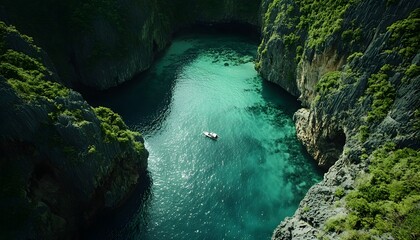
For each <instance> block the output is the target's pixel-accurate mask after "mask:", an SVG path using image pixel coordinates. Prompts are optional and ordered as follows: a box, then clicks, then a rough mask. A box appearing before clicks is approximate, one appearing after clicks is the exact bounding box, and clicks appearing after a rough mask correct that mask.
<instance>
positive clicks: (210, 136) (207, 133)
mask: <svg viewBox="0 0 420 240" xmlns="http://www.w3.org/2000/svg"><path fill="white" fill-rule="evenodd" d="M203 134H204V135H205V136H206V137H208V138H211V139H213V140H216V139H217V138H218V137H219V136H217V134H216V133H214V132H203Z"/></svg>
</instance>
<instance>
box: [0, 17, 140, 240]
mask: <svg viewBox="0 0 420 240" xmlns="http://www.w3.org/2000/svg"><path fill="white" fill-rule="evenodd" d="M45 57H46V55H44V53H43V52H42V50H41V49H40V48H38V47H37V46H35V45H34V43H33V40H32V39H31V38H30V37H27V36H25V35H22V34H20V33H19V32H18V31H17V30H16V29H15V28H14V27H13V26H8V25H6V24H5V23H4V22H0V92H1V95H0V100H1V101H0V105H1V109H2V111H1V112H0V116H1V118H2V123H1V125H0V151H1V153H2V154H1V156H0V205H1V212H2V214H1V216H0V223H1V224H0V225H2V226H3V227H4V228H2V229H3V230H2V231H1V232H0V238H2V239H3V238H5V239H56V238H62V237H63V238H64V237H65V236H67V237H68V236H69V234H75V232H76V231H77V227H78V226H79V225H81V223H80V222H76V220H77V219H82V216H80V215H81V214H86V216H93V215H94V213H95V211H97V210H99V209H101V208H103V207H115V206H117V205H118V204H119V203H120V202H121V201H122V200H123V199H124V198H126V196H127V194H128V193H129V192H130V190H131V189H132V188H133V187H134V186H135V184H136V183H137V181H138V179H139V177H140V174H143V171H144V170H145V168H146V165H147V151H146V150H145V149H144V146H143V144H142V142H141V141H142V138H141V135H140V134H139V133H137V132H134V131H131V130H129V129H128V127H127V126H126V125H125V123H124V122H123V120H122V119H121V117H120V116H119V115H118V114H116V113H114V112H112V111H111V110H110V109H107V108H103V107H98V108H92V107H90V106H89V105H88V104H87V103H86V102H85V101H84V100H83V98H82V97H81V95H80V94H78V93H76V92H74V91H72V90H70V89H68V88H66V87H64V86H63V85H62V84H60V83H58V82H56V81H55V80H56V79H55V78H54V76H55V75H54V74H53V73H52V72H51V71H50V69H48V68H47V67H46V65H45V64H44V62H45V61H46V59H45ZM46 186H48V187H46ZM105 192H106V194H105ZM97 199H103V200H102V201H103V202H96V203H95V207H94V209H93V210H92V209H90V208H88V207H87V206H89V204H91V203H90V202H91V201H97ZM86 216H85V217H86Z"/></svg>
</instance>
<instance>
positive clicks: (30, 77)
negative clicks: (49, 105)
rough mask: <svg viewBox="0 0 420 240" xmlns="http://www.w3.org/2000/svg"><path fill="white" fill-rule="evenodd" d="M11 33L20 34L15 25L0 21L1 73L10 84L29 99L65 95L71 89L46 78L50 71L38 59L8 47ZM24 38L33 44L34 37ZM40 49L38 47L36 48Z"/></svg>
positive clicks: (20, 94)
mask: <svg viewBox="0 0 420 240" xmlns="http://www.w3.org/2000/svg"><path fill="white" fill-rule="evenodd" d="M10 34H19V33H18V32H17V31H16V29H15V28H14V27H10V26H7V25H6V24H5V23H4V22H0V42H1V44H0V46H1V49H0V75H1V76H3V77H4V78H6V80H7V82H8V84H9V85H10V86H12V87H13V89H14V90H15V91H16V92H17V93H18V94H19V96H20V97H21V98H23V99H25V100H27V101H33V100H36V99H39V98H43V99H47V100H50V101H51V100H53V99H55V98H57V97H65V96H67V95H68V93H69V90H68V89H67V88H65V87H63V86H62V85H60V84H58V83H55V82H51V81H48V80H46V76H47V75H49V74H50V73H49V72H48V71H47V69H46V67H45V66H44V65H43V64H42V63H40V62H39V60H38V59H35V58H32V57H30V56H28V55H26V54H24V53H22V52H17V51H14V50H11V49H7V46H6V42H5V39H6V37H7V36H8V35H10ZM19 35H20V36H21V37H22V38H24V39H25V40H27V41H28V43H29V44H32V39H31V38H28V37H24V35H21V34H19ZM35 49H36V50H38V48H35Z"/></svg>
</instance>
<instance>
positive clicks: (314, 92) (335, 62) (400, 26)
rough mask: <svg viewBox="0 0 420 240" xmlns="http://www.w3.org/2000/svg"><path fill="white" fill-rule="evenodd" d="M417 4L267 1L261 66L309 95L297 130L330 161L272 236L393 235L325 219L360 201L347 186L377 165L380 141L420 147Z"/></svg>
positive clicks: (317, 157) (271, 77)
mask: <svg viewBox="0 0 420 240" xmlns="http://www.w3.org/2000/svg"><path fill="white" fill-rule="evenodd" d="M419 7H420V3H419V2H418V1H370V0H364V1H348V2H346V3H339V2H334V1H321V2H311V1H304V0H301V1H290V0H279V1H265V3H263V11H265V15H264V16H265V18H264V23H263V40H262V43H261V45H260V47H259V58H258V62H257V64H256V68H257V69H258V70H259V72H260V73H261V75H262V76H263V77H264V78H266V79H267V80H269V81H272V82H275V83H277V84H279V85H280V86H282V87H283V88H285V89H286V90H288V91H289V92H290V93H291V94H293V95H295V96H296V97H299V99H300V100H301V101H302V104H303V106H304V107H305V108H303V109H300V110H299V111H298V112H296V113H295V116H294V118H295V121H296V129H297V135H298V138H299V139H300V140H301V141H302V143H303V144H304V145H305V146H306V148H307V149H308V152H309V153H310V154H311V155H312V156H313V157H314V158H315V160H316V161H317V162H318V164H319V165H320V166H323V167H325V168H329V170H328V172H327V173H326V174H325V176H324V180H323V181H322V182H321V183H319V184H317V185H315V186H313V187H312V188H311V189H310V190H309V192H308V193H307V195H306V197H305V198H304V199H303V200H302V202H301V203H300V206H299V209H298V210H297V211H296V213H295V215H294V216H293V217H291V218H287V219H286V220H284V221H283V222H282V223H281V224H280V225H279V227H278V228H277V229H276V230H275V233H274V235H273V239H317V238H322V239H338V238H342V237H343V238H346V237H349V236H350V235H351V234H353V235H351V236H353V237H354V236H359V237H360V236H365V237H366V236H367V235H369V234H371V235H369V236H371V237H376V238H384V237H385V238H387V237H390V235H387V234H388V233H387V234H385V235H381V234H383V233H382V232H380V231H377V232H374V231H371V232H368V231H365V230H364V228H363V227H361V226H363V224H362V223H359V224H360V225H357V226H358V228H357V229H358V231H354V230H351V231H353V232H349V231H350V230H345V231H344V230H343V229H340V230H336V231H330V229H328V227H329V226H328V224H327V223H328V219H331V217H334V218H335V219H340V218H341V219H345V218H346V216H347V215H348V214H349V211H356V210H354V209H351V208H349V207H348V206H347V205H346V200H345V199H346V198H345V196H346V195H347V194H348V193H350V192H352V191H353V190H354V189H355V188H357V185H356V184H355V180H356V179H358V178H360V176H361V175H363V173H366V174H369V163H370V162H371V161H372V159H374V158H375V157H374V156H373V155H374V154H372V153H373V152H375V150H376V149H378V148H380V147H381V146H383V145H384V144H385V143H388V142H392V143H393V144H395V145H396V146H397V149H402V148H407V147H408V148H412V149H415V150H417V151H418V149H419V148H420V144H419V143H420V141H419V140H420V131H419V127H418V121H419V118H418V116H419V113H418V112H419V108H420V94H419V89H420V85H419V79H420V77H419V73H420V71H419V69H420V68H419V59H420V52H419V45H418V42H419V40H420V39H419V37H418V33H419V31H420V25H419V19H420V10H419V9H418V8H419ZM390 154H391V153H390ZM414 206H415V205H414ZM353 216H354V215H353ZM402 218H404V217H402ZM343 221H344V220H343ZM372 224H373V223H372ZM371 227H373V225H371ZM347 228H350V227H349V226H347ZM336 229H338V227H337V228H336ZM357 229H356V230H357ZM413 231H414V230H413ZM350 233H351V234H350ZM356 234H360V235H356ZM364 234H365V235H364ZM356 238H357V237H356ZM356 238H351V237H350V238H349V239H356Z"/></svg>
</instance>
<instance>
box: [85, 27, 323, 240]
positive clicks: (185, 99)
mask: <svg viewBox="0 0 420 240" xmlns="http://www.w3.org/2000/svg"><path fill="white" fill-rule="evenodd" d="M256 49H257V42H254V41H252V40H250V39H247V38H245V37H243V36H234V35H226V34H224V35H220V34H189V35H184V36H181V37H178V38H177V39H175V40H174V41H173V43H172V45H171V46H170V47H169V49H168V50H167V51H166V52H165V54H164V56H162V58H160V59H159V60H158V61H157V62H156V63H155V65H154V66H153V67H152V68H151V69H150V70H149V71H148V72H147V73H145V74H143V75H142V76H139V77H138V78H139V79H135V80H134V81H132V82H131V83H129V84H126V85H124V86H121V87H119V88H116V89H113V90H111V91H108V92H104V93H101V94H97V95H95V96H87V99H88V102H89V103H90V104H92V105H95V106H97V105H103V106H107V107H110V108H111V109H112V110H114V111H115V112H117V113H119V114H120V115H121V116H122V117H123V119H124V120H125V122H126V123H127V124H128V125H129V126H130V127H131V128H133V129H136V130H139V131H140V132H141V133H142V134H143V136H144V138H145V146H146V148H147V149H148V151H149V153H150V156H149V167H148V169H149V172H150V173H149V176H150V179H151V181H152V183H151V186H150V189H148V190H147V191H146V192H148V194H147V195H146V197H145V198H144V199H138V198H139V191H140V190H139V191H136V192H135V193H134V194H133V197H132V198H131V199H129V201H128V203H127V204H126V205H125V206H123V207H122V209H121V210H120V211H118V212H115V213H113V214H112V216H107V217H106V218H104V219H102V220H101V221H99V222H98V224H95V225H94V226H93V227H92V229H90V230H89V231H88V232H86V233H85V234H84V236H83V237H84V238H86V239H88V238H98V239H99V238H100V239H269V238H270V237H271V234H272V231H273V230H274V228H275V227H276V226H277V225H278V224H279V223H280V221H281V220H282V219H284V218H285V217H287V216H291V215H293V213H294V211H295V210H296V209H297V207H298V204H299V202H300V200H301V199H302V198H303V197H304V195H305V193H306V191H307V190H308V189H309V187H310V186H312V185H313V184H315V183H317V182H319V181H320V180H321V173H320V172H319V171H318V170H317V169H316V167H315V166H314V165H313V163H312V161H313V160H312V159H311V158H310V157H309V156H308V155H307V154H306V152H305V150H304V149H303V147H302V146H301V144H300V143H299V142H298V140H297V138H296V133H295V128H294V123H293V120H292V115H293V113H294V112H295V111H296V110H297V109H298V108H299V104H298V103H297V101H296V99H294V98H293V97H292V96H290V95H289V94H288V93H286V92H285V91H283V90H282V89H280V88H279V87H277V86H275V85H273V84H271V83H268V82H265V81H263V80H262V79H261V78H260V77H259V76H258V74H257V72H256V71H255V70H254V63H253V60H254V57H255V54H256ZM203 131H214V132H216V133H218V134H219V136H220V138H219V139H218V140H217V141H213V140H211V139H209V138H205V137H204V136H203V134H202V132H203Z"/></svg>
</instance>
